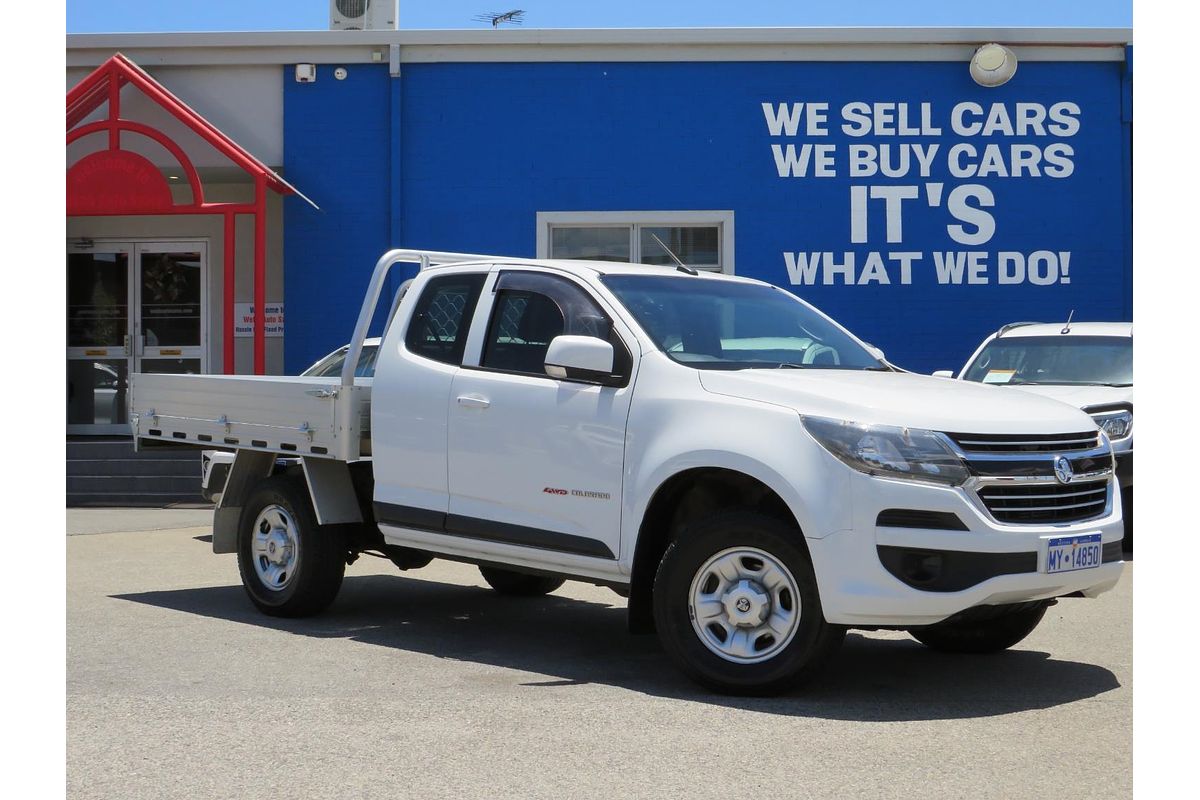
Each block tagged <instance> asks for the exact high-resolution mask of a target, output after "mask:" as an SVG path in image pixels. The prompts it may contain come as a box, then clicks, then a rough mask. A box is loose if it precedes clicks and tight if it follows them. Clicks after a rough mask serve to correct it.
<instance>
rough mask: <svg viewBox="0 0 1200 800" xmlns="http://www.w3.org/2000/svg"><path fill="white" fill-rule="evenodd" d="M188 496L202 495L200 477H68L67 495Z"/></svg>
mask: <svg viewBox="0 0 1200 800" xmlns="http://www.w3.org/2000/svg"><path fill="white" fill-rule="evenodd" d="M81 493H83V494H90V493H101V494H103V493H112V494H142V493H157V494H187V495H195V496H197V497H198V496H199V495H200V476H199V475H194V476H187V477H178V476H173V475H68V476H67V494H81Z"/></svg>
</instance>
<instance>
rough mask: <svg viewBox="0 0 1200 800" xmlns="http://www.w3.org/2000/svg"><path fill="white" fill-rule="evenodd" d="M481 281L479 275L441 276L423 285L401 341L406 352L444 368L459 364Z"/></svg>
mask: <svg viewBox="0 0 1200 800" xmlns="http://www.w3.org/2000/svg"><path fill="white" fill-rule="evenodd" d="M484 277H485V276H484V275H483V274H482V273H467V274H457V275H442V276H439V277H436V278H433V279H431V280H430V281H429V283H427V284H425V290H424V291H423V292H422V293H421V297H420V298H419V299H418V300H417V307H416V309H415V310H414V311H413V316H412V320H411V321H410V322H409V324H408V331H407V333H406V335H405V337H404V345H405V346H406V347H407V348H408V349H409V351H410V352H412V353H415V354H416V355H419V356H424V357H425V358H431V359H433V360H434V361H441V362H442V363H443V364H461V363H462V356H463V349H464V348H465V347H466V344H467V328H468V327H469V326H470V322H471V315H472V314H473V313H474V312H475V304H476V303H477V302H479V292H480V289H482V288H483V279H484Z"/></svg>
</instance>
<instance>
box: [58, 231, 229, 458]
mask: <svg viewBox="0 0 1200 800" xmlns="http://www.w3.org/2000/svg"><path fill="white" fill-rule="evenodd" d="M83 241H86V242H88V246H87V247H82V246H81V244H82V242H83ZM209 244H210V241H209V237H171V238H159V237H145V236H120V237H101V238H92V237H80V236H74V237H70V238H68V239H67V240H66V252H67V254H71V253H82V252H126V253H128V256H129V258H128V270H129V271H128V275H127V286H126V292H127V295H126V304H127V312H126V317H127V318H126V332H127V337H128V338H127V341H128V344H126V345H125V346H124V347H123V348H122V347H121V346H113V347H106V348H105V349H106V350H116V351H117V352H116V353H115V354H114V355H112V356H110V355H108V354H107V353H106V354H105V355H100V354H98V353H96V352H95V351H96V350H97V349H99V348H98V347H86V346H84V347H68V348H67V353H66V356H67V359H68V360H85V359H87V358H98V359H103V360H109V361H112V360H120V359H124V360H125V362H126V381H127V382H128V380H129V376H131V375H133V373H134V372H136V371H138V370H139V369H140V367H141V363H142V361H143V359H145V358H147V356H146V354H145V353H144V352H143V351H144V349H145V348H144V347H142V345H141V336H142V319H141V255H142V253H145V252H158V253H181V252H182V253H190V252H197V251H199V253H200V345H199V347H198V350H199V353H198V357H199V359H200V371H201V372H202V373H206V372H208V362H209V357H208V356H209V330H210V320H209V313H208V310H209V297H208V295H209V267H210V265H209V252H210V247H209ZM65 322H66V321H64V324H65ZM186 349H192V348H190V347H189V348H186ZM159 357H165V358H173V357H175V356H159ZM178 357H181V358H195V357H197V356H195V355H186V356H178ZM126 399H127V400H128V384H127V388H126ZM130 431H131V428H130V426H129V423H128V422H125V423H120V424H71V423H67V431H66V432H67V435H68V436H112V435H124V434H129V433H130Z"/></svg>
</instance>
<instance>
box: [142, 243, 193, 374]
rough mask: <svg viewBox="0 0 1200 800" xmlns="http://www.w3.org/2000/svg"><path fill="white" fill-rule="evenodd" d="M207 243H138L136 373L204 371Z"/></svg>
mask: <svg viewBox="0 0 1200 800" xmlns="http://www.w3.org/2000/svg"><path fill="white" fill-rule="evenodd" d="M205 251H206V248H205V246H204V243H203V242H172V243H164V242H154V243H146V244H139V245H137V247H136V250H135V253H136V259H135V260H136V266H135V276H136V278H135V280H136V287H135V288H136V305H135V315H134V325H135V339H134V354H133V355H134V359H135V363H136V368H135V371H137V372H172V373H181V372H203V367H204V353H203V342H204V280H205V260H206V259H205V255H206V252H205Z"/></svg>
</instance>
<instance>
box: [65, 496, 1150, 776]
mask: <svg viewBox="0 0 1200 800" xmlns="http://www.w3.org/2000/svg"><path fill="white" fill-rule="evenodd" d="M122 520H123V521H122ZM70 524H71V525H73V527H74V529H75V530H76V531H77V532H92V533H96V534H97V535H88V536H72V537H70V539H69V540H68V543H67V654H68V683H67V713H68V720H67V721H68V761H67V769H68V790H69V796H70V797H72V798H118V797H119V798H128V799H130V800H133V799H136V798H176V797H178V798H200V797H203V798H239V799H242V798H244V799H245V800H251V799H252V798H268V797H270V798H278V797H289V798H307V797H322V798H325V797H338V798H344V797H355V798H357V797H362V798H385V797H386V798H397V797H400V798H407V797H420V798H440V797H446V798H451V797H453V798H497V797H533V798H574V797H578V798H592V797H603V798H621V797H630V798H635V797H637V798H640V797H654V798H669V797H696V796H713V797H721V798H743V797H744V798H773V799H776V800H777V799H780V798H792V797H830V798H848V797H862V798H888V797H896V798H912V797H915V796H919V797H921V798H923V800H924V799H926V798H940V797H945V798H961V797H972V798H1020V797H1038V798H1044V797H1048V796H1049V797H1055V798H1056V800H1066V799H1067V798H1105V797H1127V796H1129V794H1130V793H1131V784H1132V779H1131V766H1132V764H1131V762H1132V757H1131V717H1132V707H1131V706H1132V665H1131V661H1132V644H1131V642H1132V636H1131V633H1132V631H1131V606H1132V603H1131V598H1132V594H1131V580H1130V578H1131V570H1130V571H1127V573H1126V576H1125V578H1123V580H1122V582H1121V583H1120V584H1119V586H1118V588H1117V589H1116V590H1114V591H1113V592H1111V593H1109V594H1107V595H1104V596H1102V597H1101V598H1099V599H1097V600H1083V599H1068V600H1063V601H1061V602H1060V603H1059V604H1058V605H1057V606H1055V607H1053V608H1051V609H1050V611H1049V612H1048V614H1047V616H1046V620H1045V622H1044V623H1043V624H1042V626H1041V627H1039V628H1038V630H1036V631H1035V632H1034V633H1033V635H1032V636H1030V637H1029V638H1028V639H1027V640H1026V641H1025V642H1023V643H1021V644H1020V645H1018V646H1017V648H1015V649H1014V650H1012V651H1009V652H1006V653H1003V654H1000V655H997V656H990V657H967V656H957V657H955V656H946V655H940V654H936V653H933V652H931V651H929V650H927V649H925V648H924V647H922V646H921V645H919V644H917V643H916V642H914V641H913V640H912V639H910V638H909V637H908V636H907V635H905V634H902V633H864V634H859V633H854V632H852V633H851V634H850V635H849V636H848V637H847V640H846V644H845V647H844V648H843V650H842V651H841V653H840V654H839V656H838V657H837V658H836V660H835V662H834V664H833V668H832V670H831V671H830V673H829V675H827V676H826V677H825V678H824V679H823V680H821V681H820V682H819V683H818V684H816V685H814V686H812V687H810V688H808V689H806V690H804V691H803V692H801V693H797V694H794V695H791V696H787V697H780V698H771V699H742V698H729V697H721V696H716V695H711V694H707V693H704V692H702V691H700V690H698V689H697V688H696V687H694V686H693V685H692V684H690V683H688V682H687V681H686V680H685V679H683V678H682V677H680V676H679V675H678V674H677V673H676V672H675V671H674V670H673V669H672V668H671V666H670V664H669V663H668V662H667V661H666V659H665V657H664V656H663V654H662V652H661V650H660V649H659V647H658V644H657V641H656V640H655V639H654V638H653V637H645V636H639V637H633V636H630V635H628V634H627V633H626V632H625V619H624V601H623V600H622V599H621V598H619V597H617V596H616V595H615V594H613V593H612V592H611V591H608V590H606V589H601V588H598V587H594V586H589V585H586V584H582V583H574V582H571V583H567V584H566V585H565V586H564V587H563V588H561V589H560V590H558V592H556V593H554V594H553V595H551V596H549V597H546V598H538V599H532V600H526V599H520V600H518V599H509V598H501V597H498V596H496V595H494V594H493V593H492V592H491V591H490V590H488V589H486V588H484V584H483V582H482V580H481V579H480V578H479V575H478V572H477V571H476V570H475V569H474V568H473V567H470V566H466V565H462V564H455V563H451V562H443V561H435V562H434V563H433V564H432V565H430V566H429V567H427V568H425V569H423V570H419V571H415V572H408V573H400V572H399V571H398V570H396V569H395V568H394V567H393V566H392V565H391V564H390V562H386V561H382V560H379V559H374V558H369V557H364V558H362V559H360V560H359V561H358V562H357V563H356V564H354V565H352V566H351V567H350V568H349V570H348V572H347V579H346V582H345V584H344V586H343V589H342V594H341V595H340V596H339V598H338V600H337V602H336V603H335V604H334V606H333V607H332V608H331V609H330V610H329V611H328V612H327V613H326V614H325V615H323V616H321V617H318V618H315V619H311V620H277V619H272V618H269V617H265V616H262V615H260V614H258V613H257V612H256V611H255V610H254V608H253V607H252V606H251V605H250V603H249V601H248V600H247V599H246V598H245V596H244V594H243V590H242V589H241V587H240V584H239V583H238V577H237V565H236V561H235V559H234V557H232V556H215V555H213V554H212V553H211V550H210V545H209V544H208V543H207V542H206V541H203V539H204V537H205V535H206V534H208V533H209V530H208V528H207V514H205V513H204V512H201V513H199V514H197V513H196V512H194V511H191V510H187V511H181V510H167V511H158V512H154V513H153V514H145V515H133V516H128V515H126V516H121V515H119V514H100V513H98V512H96V511H87V512H79V513H78V514H76V515H74V520H73V522H71V523H70ZM121 526H136V527H137V530H134V529H132V528H131V529H129V530H124V531H113V532H107V533H101V531H104V530H110V529H112V528H114V527H121Z"/></svg>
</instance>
